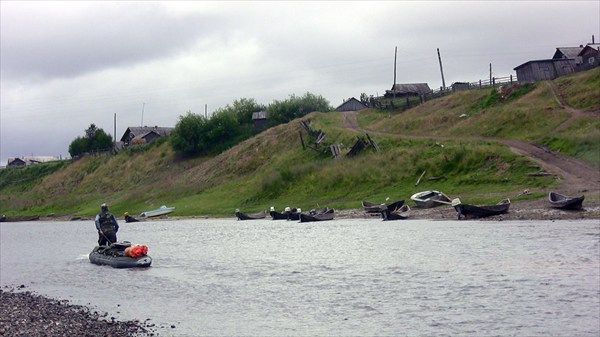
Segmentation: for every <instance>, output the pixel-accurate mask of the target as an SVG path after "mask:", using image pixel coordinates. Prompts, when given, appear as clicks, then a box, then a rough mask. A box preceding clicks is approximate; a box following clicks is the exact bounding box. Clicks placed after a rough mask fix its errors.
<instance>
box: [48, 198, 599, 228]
mask: <svg viewBox="0 0 600 337" xmlns="http://www.w3.org/2000/svg"><path fill="white" fill-rule="evenodd" d="M590 199H592V198H590ZM409 205H410V202H409ZM267 213H268V212H267ZM223 218H232V219H235V216H234V215H233V212H232V215H231V217H223V216H211V215H206V216H204V215H197V216H177V215H176V214H169V215H165V216H161V217H156V218H150V219H145V220H144V221H160V220H185V219H223ZM335 218H336V219H375V220H377V219H381V216H380V215H379V214H368V213H365V212H364V210H363V209H362V208H355V209H346V210H336V213H335ZM266 219H267V220H270V217H269V216H267V218H266ZM456 219H457V218H456V212H455V211H454V208H452V207H449V206H443V205H442V206H439V207H434V208H427V209H422V208H418V207H415V206H411V211H410V217H409V219H408V220H456ZM577 219H600V201H596V200H589V201H587V202H584V207H583V209H582V210H560V209H554V208H550V207H549V206H548V202H547V200H546V199H538V200H530V201H519V202H513V203H512V204H511V206H510V209H509V211H508V213H506V214H502V215H498V216H492V217H489V218H481V219H475V220H481V221H494V220H496V221H499V220H525V221H526V220H531V221H535V220H553V221H555V220H577ZM38 220H39V221H93V218H91V217H86V216H73V215H68V214H67V215H54V214H52V215H47V216H40V218H39V219H38ZM471 220H473V219H471ZM117 221H119V223H125V220H124V219H123V218H122V217H117ZM467 221H468V220H467Z"/></svg>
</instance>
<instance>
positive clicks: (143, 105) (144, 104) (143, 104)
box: [140, 103, 146, 127]
mask: <svg viewBox="0 0 600 337" xmlns="http://www.w3.org/2000/svg"><path fill="white" fill-rule="evenodd" d="M145 106H146V103H142V125H140V126H142V127H143V126H144V107H145Z"/></svg>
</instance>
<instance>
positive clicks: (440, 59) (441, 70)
mask: <svg viewBox="0 0 600 337" xmlns="http://www.w3.org/2000/svg"><path fill="white" fill-rule="evenodd" d="M437 53H438V60H439V61H440V72H441V73H442V89H443V90H446V80H444V68H443V67H442V57H441V56H440V48H437Z"/></svg>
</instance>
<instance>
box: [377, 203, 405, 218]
mask: <svg viewBox="0 0 600 337" xmlns="http://www.w3.org/2000/svg"><path fill="white" fill-rule="evenodd" d="M381 215H382V217H383V221H390V220H406V219H408V216H409V215H410V207H409V206H408V205H403V206H401V207H398V208H396V209H393V210H390V209H389V208H385V209H383V210H382V211H381Z"/></svg>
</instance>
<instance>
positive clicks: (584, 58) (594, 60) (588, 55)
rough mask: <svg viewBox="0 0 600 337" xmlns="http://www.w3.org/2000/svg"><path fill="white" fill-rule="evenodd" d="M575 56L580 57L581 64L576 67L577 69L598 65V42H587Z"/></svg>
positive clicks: (599, 62)
mask: <svg viewBox="0 0 600 337" xmlns="http://www.w3.org/2000/svg"><path fill="white" fill-rule="evenodd" d="M577 56H578V57H580V58H581V64H579V65H578V67H577V68H578V69H577V70H578V71H579V70H588V69H592V68H595V67H598V66H599V65H600V44H598V43H595V44H593V43H590V44H588V45H587V46H585V47H583V49H582V50H581V51H580V52H579V54H578V55H577Z"/></svg>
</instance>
